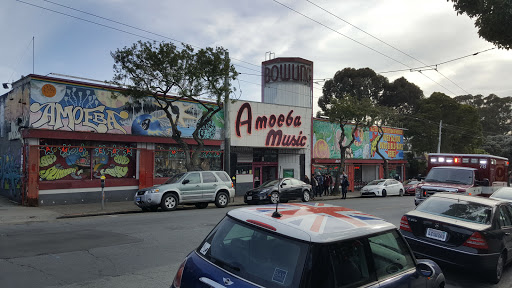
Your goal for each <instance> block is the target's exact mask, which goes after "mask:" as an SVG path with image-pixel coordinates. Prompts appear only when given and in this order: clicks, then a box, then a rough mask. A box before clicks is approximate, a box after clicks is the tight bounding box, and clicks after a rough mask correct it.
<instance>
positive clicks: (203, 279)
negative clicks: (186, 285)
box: [199, 277, 226, 288]
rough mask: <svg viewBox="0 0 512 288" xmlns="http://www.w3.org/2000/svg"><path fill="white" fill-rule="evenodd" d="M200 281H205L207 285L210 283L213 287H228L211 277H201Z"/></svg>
mask: <svg viewBox="0 0 512 288" xmlns="http://www.w3.org/2000/svg"><path fill="white" fill-rule="evenodd" d="M199 281H201V282H203V283H205V284H207V285H210V287H213V288H226V286H224V285H221V284H219V283H217V282H215V281H213V280H212V279H210V278H206V277H201V278H199Z"/></svg>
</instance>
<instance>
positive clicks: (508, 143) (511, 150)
mask: <svg viewBox="0 0 512 288" xmlns="http://www.w3.org/2000/svg"><path fill="white" fill-rule="evenodd" d="M482 148H483V149H484V150H485V152H487V153H489V154H491V155H496V156H501V157H505V158H508V159H509V160H510V159H512V135H496V136H490V137H486V138H485V140H484V143H483V144H482Z"/></svg>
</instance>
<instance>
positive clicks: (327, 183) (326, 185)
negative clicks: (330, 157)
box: [324, 174, 331, 196]
mask: <svg viewBox="0 0 512 288" xmlns="http://www.w3.org/2000/svg"><path fill="white" fill-rule="evenodd" d="M330 187H331V178H330V176H329V174H325V177H324V196H328V195H329V188H330Z"/></svg>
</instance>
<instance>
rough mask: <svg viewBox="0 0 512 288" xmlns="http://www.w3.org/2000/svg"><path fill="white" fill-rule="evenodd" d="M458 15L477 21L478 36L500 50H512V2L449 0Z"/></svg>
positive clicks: (499, 0)
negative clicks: (464, 15)
mask: <svg viewBox="0 0 512 288" xmlns="http://www.w3.org/2000/svg"><path fill="white" fill-rule="evenodd" d="M449 1H452V2H453V7H454V8H455V11H457V14H466V15H468V16H469V17H470V18H473V19H475V27H476V28H478V35H479V36H480V37H482V38H484V39H485V40H486V41H489V42H491V43H493V44H494V45H496V46H498V47H499V48H504V49H507V50H509V49H510V48H512V1H508V0H506V1H505V0H486V1H475V0H449Z"/></svg>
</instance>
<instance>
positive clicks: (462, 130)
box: [405, 92, 482, 154]
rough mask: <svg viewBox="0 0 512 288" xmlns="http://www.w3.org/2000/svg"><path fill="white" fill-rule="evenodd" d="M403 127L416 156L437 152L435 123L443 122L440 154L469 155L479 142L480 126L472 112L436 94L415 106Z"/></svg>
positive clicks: (480, 137)
mask: <svg viewBox="0 0 512 288" xmlns="http://www.w3.org/2000/svg"><path fill="white" fill-rule="evenodd" d="M408 119H410V121H408V122H407V123H406V128H407V130H406V131H405V133H406V136H407V137H408V138H409V139H410V143H411V145H412V149H413V151H414V152H416V153H418V154H422V153H424V152H435V151H437V145H438V139H439V138H438V135H439V121H440V120H442V121H443V123H442V124H443V127H442V137H441V139H442V140H441V152H443V153H473V152H474V151H475V149H478V148H479V147H480V145H481V142H482V126H481V124H480V118H479V115H478V112H477V110H476V108H474V107H472V106H469V105H465V104H459V103H457V101H455V99H453V98H451V97H449V96H447V95H445V94H443V93H439V92H435V93H433V94H432V95H431V96H430V97H429V98H426V99H423V100H421V101H420V102H419V105H418V111H417V113H415V114H414V115H413V116H412V117H410V118H408Z"/></svg>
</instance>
